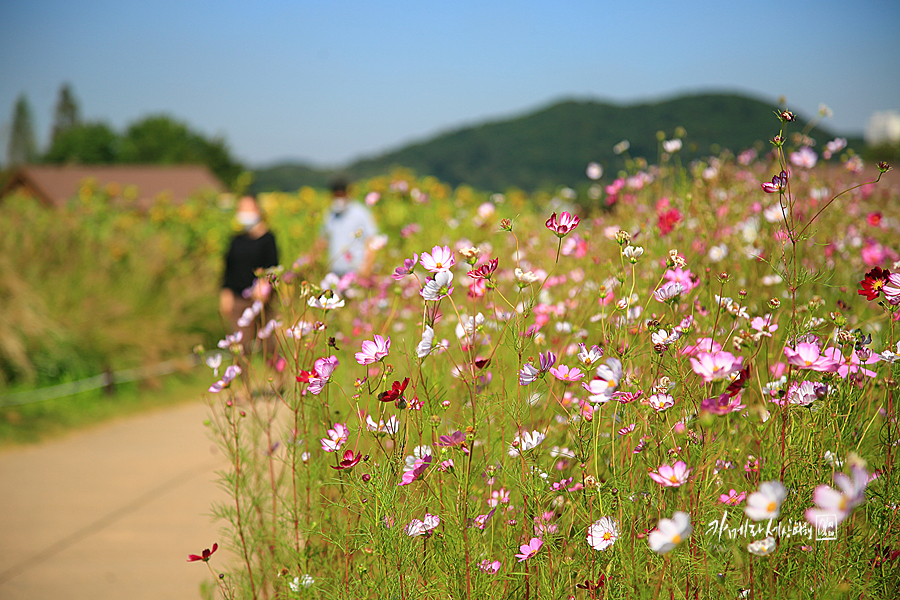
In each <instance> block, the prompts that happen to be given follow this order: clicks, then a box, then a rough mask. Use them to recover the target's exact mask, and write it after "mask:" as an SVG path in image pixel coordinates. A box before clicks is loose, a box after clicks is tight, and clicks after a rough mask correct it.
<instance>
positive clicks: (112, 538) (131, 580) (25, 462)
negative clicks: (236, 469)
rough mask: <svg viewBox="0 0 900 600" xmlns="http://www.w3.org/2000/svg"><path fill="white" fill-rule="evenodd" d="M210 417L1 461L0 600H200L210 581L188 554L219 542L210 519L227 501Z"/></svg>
mask: <svg viewBox="0 0 900 600" xmlns="http://www.w3.org/2000/svg"><path fill="white" fill-rule="evenodd" d="M206 413H207V409H206V406H205V405H203V404H202V403H201V402H193V403H191V404H187V405H181V406H178V407H176V408H171V409H166V410H164V411H159V412H153V413H149V414H143V415H139V416H135V417H131V418H128V419H123V420H120V421H115V422H112V423H108V424H105V425H102V426H99V427H96V428H93V429H90V430H86V431H81V432H77V433H75V434H73V435H70V436H68V437H65V438H63V439H60V440H54V441H51V442H47V443H44V444H41V445H38V446H33V447H25V448H15V449H11V450H6V451H4V452H2V453H0V598H2V599H3V600H19V599H21V600H42V599H44V598H47V599H53V600H58V599H60V598H65V599H66V600H82V599H83V600H105V599H110V600H112V599H115V600H119V599H128V600H142V599H147V600H150V599H152V600H159V599H168V598H177V599H191V598H200V593H199V589H200V583H201V582H202V581H204V580H207V579H209V580H211V576H210V574H209V571H208V569H206V567H205V565H203V564H202V563H188V562H186V561H187V555H188V554H192V553H193V554H199V553H200V551H201V550H203V549H204V548H209V547H210V546H212V544H213V542H218V541H220V538H219V535H218V533H217V532H218V527H217V526H216V525H215V524H214V523H213V522H212V520H211V518H210V517H209V516H207V515H208V513H209V510H210V505H211V503H212V502H213V501H214V500H225V497H224V494H223V493H222V492H221V491H220V490H219V489H218V488H217V487H216V486H215V484H214V483H213V478H214V475H213V471H214V470H216V469H219V468H223V467H224V466H225V463H224V459H223V458H222V457H221V455H220V454H219V453H218V451H217V450H216V449H215V448H214V446H213V445H212V442H210V440H209V439H208V438H207V437H206V428H205V427H204V426H203V420H204V419H205V417H206ZM215 558H216V559H219V560H220V561H224V560H225V559H226V556H225V555H223V553H222V552H221V550H220V552H219V553H217V555H216V557H215ZM213 565H214V566H215V559H214V563H213Z"/></svg>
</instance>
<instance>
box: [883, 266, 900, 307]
mask: <svg viewBox="0 0 900 600" xmlns="http://www.w3.org/2000/svg"><path fill="white" fill-rule="evenodd" d="M881 291H882V292H884V297H885V298H887V301H888V304H890V305H891V306H897V305H898V304H900V273H891V274H890V275H888V278H887V283H885V284H884V287H883V288H881Z"/></svg>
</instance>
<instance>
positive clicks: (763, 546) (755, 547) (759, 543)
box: [747, 535, 777, 556]
mask: <svg viewBox="0 0 900 600" xmlns="http://www.w3.org/2000/svg"><path fill="white" fill-rule="evenodd" d="M776 545H777V544H776V543H775V538H774V537H772V536H771V535H770V536H769V537H767V538H766V539H764V540H756V541H755V542H751V543H749V544H747V552H749V553H750V554H755V555H756V556H769V555H770V554H772V553H773V552H775V547H776Z"/></svg>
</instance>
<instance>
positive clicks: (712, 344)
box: [681, 338, 722, 354]
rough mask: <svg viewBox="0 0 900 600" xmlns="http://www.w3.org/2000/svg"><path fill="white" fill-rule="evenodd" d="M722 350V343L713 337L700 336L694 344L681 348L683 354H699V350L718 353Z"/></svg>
mask: <svg viewBox="0 0 900 600" xmlns="http://www.w3.org/2000/svg"><path fill="white" fill-rule="evenodd" d="M721 351H722V344H720V343H719V342H717V341H715V340H714V339H712V338H700V339H698V340H697V343H696V344H694V345H693V346H685V347H684V348H682V349H681V353H682V354H697V353H698V352H711V353H713V354H716V353H718V352H721Z"/></svg>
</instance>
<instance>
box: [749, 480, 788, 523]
mask: <svg viewBox="0 0 900 600" xmlns="http://www.w3.org/2000/svg"><path fill="white" fill-rule="evenodd" d="M786 497H787V490H785V489H784V485H782V483H781V482H780V481H766V482H763V483H761V484H760V485H759V491H757V492H753V493H752V494H750V495H749V496H748V497H747V507H746V508H745V509H744V513H745V514H746V515H747V516H748V517H750V518H751V519H753V520H754V521H765V520H768V519H775V518H778V515H779V514H780V513H781V503H782V502H784V499H785V498H786Z"/></svg>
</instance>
